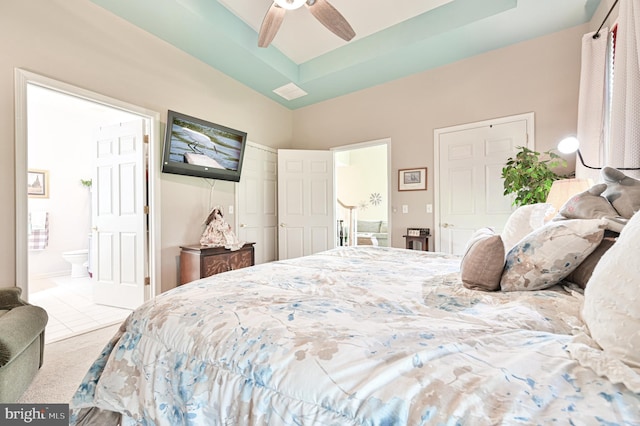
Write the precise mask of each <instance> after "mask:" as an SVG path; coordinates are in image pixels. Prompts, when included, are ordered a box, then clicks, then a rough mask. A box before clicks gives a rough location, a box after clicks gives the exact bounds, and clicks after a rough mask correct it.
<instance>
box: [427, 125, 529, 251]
mask: <svg viewBox="0 0 640 426" xmlns="http://www.w3.org/2000/svg"><path fill="white" fill-rule="evenodd" d="M532 132H533V115H532V114H531V115H529V114H526V115H523V116H516V117H512V118H504V119H497V120H494V121H489V122H482V123H477V124H476V125H473V124H471V125H465V126H457V127H455V128H449V129H442V130H438V131H436V143H437V150H438V155H437V157H436V158H437V161H438V172H437V178H438V198H439V202H438V220H437V223H436V236H435V237H436V250H438V251H442V252H446V253H452V254H462V253H463V251H464V248H465V246H466V244H467V242H468V241H469V238H470V237H471V235H472V234H473V233H474V232H475V230H477V229H480V228H483V227H492V228H494V229H495V230H496V232H500V231H501V230H502V228H503V227H504V224H505V223H506V221H507V219H508V217H509V215H510V214H511V212H512V211H513V207H512V205H511V203H512V198H511V197H508V196H505V195H503V194H504V186H503V180H502V176H501V175H502V168H503V167H504V165H505V163H506V162H507V159H508V158H509V157H512V156H514V155H515V154H516V151H517V147H519V146H528V147H531V146H530V145H529V144H531V145H533V135H532Z"/></svg>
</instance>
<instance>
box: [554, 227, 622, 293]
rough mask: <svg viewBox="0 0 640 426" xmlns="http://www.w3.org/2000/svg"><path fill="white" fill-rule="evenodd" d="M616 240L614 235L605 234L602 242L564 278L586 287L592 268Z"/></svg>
mask: <svg viewBox="0 0 640 426" xmlns="http://www.w3.org/2000/svg"><path fill="white" fill-rule="evenodd" d="M615 242H616V237H607V236H605V237H604V238H603V239H602V242H601V243H600V244H599V245H598V247H596V249H595V250H594V251H593V252H592V253H591V254H590V255H589V256H587V258H586V259H585V260H583V261H582V263H580V265H578V267H577V268H576V269H575V270H574V271H573V272H571V273H570V274H569V275H568V276H567V278H566V280H567V281H569V282H572V283H574V284H577V285H578V286H580V287H581V288H586V287H587V282H589V279H590V278H591V275H593V270H594V268H595V267H596V265H597V264H598V262H599V261H600V259H601V258H602V256H603V255H604V254H605V253H606V252H607V250H609V249H610V248H611V246H612V245H613V243H615Z"/></svg>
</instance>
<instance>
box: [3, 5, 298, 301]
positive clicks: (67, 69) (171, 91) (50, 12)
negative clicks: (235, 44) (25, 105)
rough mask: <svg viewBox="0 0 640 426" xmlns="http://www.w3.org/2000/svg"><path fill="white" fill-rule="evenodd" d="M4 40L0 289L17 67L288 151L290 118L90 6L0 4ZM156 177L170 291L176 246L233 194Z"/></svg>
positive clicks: (9, 265)
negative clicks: (195, 119)
mask: <svg viewBox="0 0 640 426" xmlns="http://www.w3.org/2000/svg"><path fill="white" fill-rule="evenodd" d="M0 40H2V41H1V42H0V43H1V44H2V48H1V49H0V52H1V53H0V146H1V147H2V152H3V155H2V156H0V182H1V185H0V235H1V238H0V252H1V253H3V255H2V256H0V271H2V274H0V287H11V286H14V285H16V283H15V277H16V274H15V264H16V259H15V219H16V218H15V199H14V196H15V194H14V192H15V179H14V174H15V167H14V162H15V157H14V122H15V117H14V69H15V68H23V69H26V70H28V71H32V72H35V73H38V74H41V75H44V76H47V77H50V78H53V79H56V80H60V81H63V82H66V83H69V84H73V85H75V86H78V87H81V88H84V89H88V90H91V91H93V92H97V93H100V94H103V95H106V96H109V97H111V98H115V99H119V100H121V101H124V102H128V103H131V104H134V105H138V106H141V107H144V108H146V109H148V110H152V111H156V112H158V113H159V114H160V117H162V120H163V121H164V120H165V119H166V113H167V109H173V110H176V111H180V112H183V113H186V114H190V115H194V116H197V117H202V118H205V119H211V120H212V121H215V122H217V123H221V124H224V125H226V126H229V127H233V128H237V129H241V130H244V131H246V132H247V133H248V135H249V139H250V140H252V141H254V142H256V143H260V144H263V145H267V146H270V147H274V148H277V147H289V146H290V142H291V126H292V112H291V111H289V110H288V109H286V108H284V107H282V106H280V105H278V104H277V103H275V102H273V101H271V100H269V99H267V98H266V97H264V96H262V95H260V94H258V93H256V92H255V91H253V90H251V89H249V88H247V87H246V86H244V85H242V84H240V83H238V82H236V81H235V80H233V79H231V78H228V77H227V76H225V75H224V74H222V73H220V72H218V71H216V70H214V69H212V68H210V67H209V66H207V65H205V64H204V63H202V62H200V61H198V60H196V59H194V58H192V57H190V56H189V55H187V54H186V53H183V52H181V51H179V50H178V49H176V48H174V47H172V46H170V45H169V44H167V43H165V42H163V41H161V40H159V39H157V38H155V37H153V36H151V35H150V34H148V33H146V32H144V31H142V30H140V29H137V28H136V27H134V26H133V25H131V24H129V23H127V22H126V21H124V20H122V19H120V18H117V17H115V16H114V15H112V14H110V13H109V12H107V11H105V10H104V9H102V8H100V7H98V6H96V5H94V4H93V3H90V2H89V1H87V0H3V1H2V6H0ZM163 131H164V125H163ZM156 149H159V147H156ZM70 166H72V164H70ZM160 179H162V182H161V184H162V193H161V202H162V212H161V217H162V225H161V229H162V253H161V265H162V273H161V275H162V284H163V290H166V289H168V288H172V287H174V286H175V284H176V282H177V256H178V253H179V249H178V246H179V245H180V244H184V243H188V242H194V241H197V239H198V237H199V235H200V231H201V222H202V221H203V220H204V218H205V217H206V214H207V213H208V210H209V204H210V203H216V204H217V203H220V204H223V205H229V204H232V203H233V199H234V189H233V184H231V183H228V182H218V183H216V185H215V187H214V188H213V189H212V188H211V187H210V185H209V184H208V183H207V182H206V181H204V180H201V179H200V180H199V179H195V178H189V177H182V176H173V175H162V176H161V177H160ZM230 221H231V219H230Z"/></svg>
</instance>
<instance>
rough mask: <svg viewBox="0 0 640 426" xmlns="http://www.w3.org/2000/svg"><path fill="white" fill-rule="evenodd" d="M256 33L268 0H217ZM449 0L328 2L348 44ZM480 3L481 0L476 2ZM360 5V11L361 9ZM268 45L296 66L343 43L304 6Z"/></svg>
mask: <svg viewBox="0 0 640 426" xmlns="http://www.w3.org/2000/svg"><path fill="white" fill-rule="evenodd" d="M218 1H219V2H220V3H221V4H222V5H223V6H224V7H226V8H227V9H229V10H230V11H231V12H233V14H234V15H236V16H238V17H239V18H240V19H241V20H243V21H244V22H245V23H247V24H248V25H249V26H250V27H251V28H253V29H254V30H255V31H256V32H259V30H260V26H261V25H262V20H263V18H264V16H265V14H266V13H267V11H268V10H269V8H270V7H271V5H272V4H273V1H271V0H218ZM451 1H453V0H395V1H393V2H391V1H389V0H367V1H366V2H364V3H363V2H361V1H353V0H329V3H330V4H331V5H332V6H333V7H335V8H336V9H337V10H338V12H340V13H341V14H342V16H344V17H345V19H346V20H347V21H348V22H349V24H351V27H352V28H353V30H354V31H355V32H356V36H355V37H354V39H353V40H352V41H356V40H359V39H363V38H365V37H367V36H370V35H371V34H373V33H377V32H379V31H381V30H384V29H387V28H389V27H392V26H393V25H396V24H399V23H401V22H404V21H406V20H408V19H410V18H413V17H414V16H418V15H421V14H423V13H426V12H429V11H430V10H432V9H435V8H436V7H438V6H442V5H443V4H446V3H450V2H451ZM479 1H481V0H479ZM363 6H364V8H363ZM272 44H273V45H274V46H275V47H277V48H278V50H280V51H281V52H282V53H284V54H285V55H286V56H288V57H289V58H290V59H291V60H292V61H293V62H295V63H296V64H301V63H303V62H307V61H308V60H310V59H313V58H316V57H318V56H320V55H323V54H325V53H327V52H330V51H332V50H334V49H337V48H340V47H342V46H344V45H345V44H347V42H346V41H344V40H342V39H341V38H339V37H338V36H336V35H334V34H333V33H332V32H330V31H329V30H328V29H326V28H325V27H324V26H323V25H322V24H321V23H320V22H318V21H317V20H316V19H315V18H314V17H313V15H311V13H310V12H309V11H308V10H307V8H306V7H301V8H300V9H296V10H291V11H287V13H286V15H285V18H284V21H283V23H282V26H281V27H280V30H279V31H278V34H277V35H276V37H275V39H274V40H273V42H272Z"/></svg>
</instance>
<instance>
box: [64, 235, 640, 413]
mask: <svg viewBox="0 0 640 426" xmlns="http://www.w3.org/2000/svg"><path fill="white" fill-rule="evenodd" d="M459 268H460V258H459V257H455V256H448V255H444V254H438V253H430V252H418V251H412V250H403V249H395V248H386V247H372V246H363V247H345V248H339V249H334V250H330V251H327V252H323V253H319V254H316V255H312V256H308V257H303V258H298V259H292V260H287V261H279V262H272V263H268V264H263V265H258V266H255V267H251V268H245V269H240V270H236V271H231V272H227V273H224V274H219V275H215V276H213V277H209V278H205V279H202V280H199V281H195V282H193V283H190V284H187V285H183V286H181V287H178V288H176V289H174V290H172V291H169V292H167V293H164V294H162V295H160V296H158V297H156V298H155V299H153V300H150V301H149V302H147V303H145V304H144V305H143V306H141V307H140V308H139V309H137V310H136V311H134V312H133V313H132V314H131V316H130V317H129V318H128V319H127V320H126V322H125V323H124V324H123V325H122V327H121V329H120V331H119V332H118V333H117V334H116V335H115V336H114V338H113V339H112V340H111V341H110V342H109V344H108V345H107V346H106V348H105V349H104V351H103V353H102V355H101V356H100V357H99V358H98V359H97V360H96V361H95V363H94V365H93V366H92V367H91V369H90V371H89V372H88V373H87V375H86V377H85V379H84V381H83V382H82V384H81V386H80V387H79V389H78V391H77V393H76V394H75V396H74V398H73V400H72V403H71V408H72V418H71V423H72V424H101V425H102V424H108V422H111V423H112V424H116V422H118V421H120V420H121V421H122V423H123V424H139V425H181V424H189V425H430V424H441V425H445V424H446V425H458V424H460V425H495V424H509V425H512V424H527V425H530V424H558V425H594V424H597V425H640V394H636V393H633V392H631V391H629V390H627V388H625V387H624V386H623V385H620V384H612V383H611V382H609V381H608V380H607V379H605V378H602V377H599V376H597V375H596V374H595V373H594V372H593V371H591V370H589V369H587V368H585V367H581V366H580V365H579V364H578V363H577V362H575V361H573V360H572V359H571V357H570V356H569V354H568V352H567V351H566V345H567V344H568V343H569V342H570V341H571V339H572V335H573V334H576V333H578V332H580V331H583V329H584V327H585V326H584V323H583V322H582V320H581V319H580V309H581V306H582V294H580V293H579V292H576V291H572V290H571V289H568V288H563V287H560V286H555V287H553V288H551V289H547V290H539V291H527V292H520V291H514V292H508V293H507V292H504V293H503V292H491V293H489V292H481V291H475V290H469V289H467V288H465V287H464V286H463V285H462V283H461V281H460V277H459Z"/></svg>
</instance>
